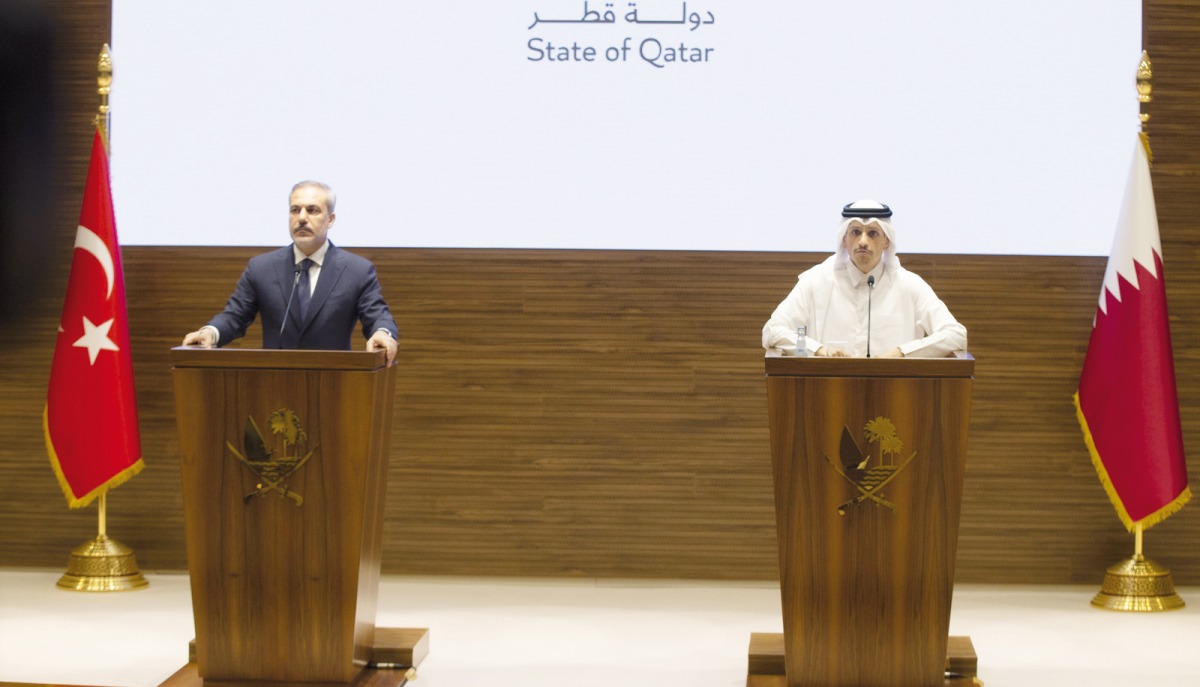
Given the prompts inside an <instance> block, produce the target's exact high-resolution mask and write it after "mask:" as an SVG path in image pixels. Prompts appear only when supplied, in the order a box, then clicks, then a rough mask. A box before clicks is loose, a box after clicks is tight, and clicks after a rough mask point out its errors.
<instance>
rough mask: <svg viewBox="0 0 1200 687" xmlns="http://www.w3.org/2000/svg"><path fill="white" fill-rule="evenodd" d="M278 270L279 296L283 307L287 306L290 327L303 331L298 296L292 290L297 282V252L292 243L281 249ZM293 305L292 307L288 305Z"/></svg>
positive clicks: (293, 329)
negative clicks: (297, 308) (297, 303)
mask: <svg viewBox="0 0 1200 687" xmlns="http://www.w3.org/2000/svg"><path fill="white" fill-rule="evenodd" d="M280 253H281V254H282V255H280V259H279V263H278V265H279V266H278V268H277V269H278V271H279V297H280V298H281V299H282V300H281V301H280V302H281V303H283V307H284V308H287V318H288V321H289V325H288V327H289V328H291V329H292V331H296V332H298V331H301V329H302V325H303V324H304V323H303V322H301V321H300V313H299V312H297V310H296V307H295V306H296V298H295V294H294V293H293V292H292V285H294V284H295V283H296V254H295V252H294V251H293V250H292V246H291V244H289V245H288V246H287V247H286V248H284V249H283V250H281V251H280ZM289 305H291V307H290V308H288V306H289Z"/></svg>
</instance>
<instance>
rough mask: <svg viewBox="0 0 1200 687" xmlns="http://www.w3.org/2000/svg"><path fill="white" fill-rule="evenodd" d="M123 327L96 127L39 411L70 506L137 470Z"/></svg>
mask: <svg viewBox="0 0 1200 687" xmlns="http://www.w3.org/2000/svg"><path fill="white" fill-rule="evenodd" d="M128 323H129V318H128V317H127V316H126V313H125V274H124V271H123V270H122V269H121V251H120V246H119V244H118V243H117V223H116V218H115V216H114V214H113V203H112V190H111V186H110V183H109V176H108V154H107V152H106V151H105V147H104V140H103V138H102V136H101V133H100V130H99V129H98V128H97V129H96V134H95V138H94V139H93V141H92V161H91V164H90V166H89V167H88V175H87V184H86V185H85V186H84V190H83V210H82V211H81V212H80V213H79V227H78V229H76V232H75V250H74V252H73V256H72V258H71V276H70V278H69V279H68V281H67V296H66V301H65V303H64V304H63V311H62V320H60V322H59V326H58V341H57V343H56V344H55V346H54V362H53V364H52V365H51V368H50V386H49V390H48V391H47V393H46V408H45V412H44V414H43V423H44V429H45V433H46V449H47V451H49V453H50V463H51V464H52V465H53V466H54V472H55V474H57V475H58V482H59V485H60V486H61V487H62V490H63V494H64V495H65V496H66V497H67V503H68V505H70V507H71V508H81V507H83V506H86V505H87V504H89V503H91V501H92V500H93V499H95V498H96V497H97V496H100V495H101V494H103V493H104V492H105V491H107V490H108V489H110V488H112V487H115V486H117V485H118V484H121V483H122V482H124V481H125V480H127V479H129V478H130V477H133V476H134V475H136V474H137V473H139V472H141V470H142V443H141V438H140V437H139V435H138V420H137V403H136V401H135V396H134V389H133V362H132V359H131V357H130V354H129V324H128Z"/></svg>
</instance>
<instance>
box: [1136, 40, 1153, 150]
mask: <svg viewBox="0 0 1200 687" xmlns="http://www.w3.org/2000/svg"><path fill="white" fill-rule="evenodd" d="M1153 81H1154V68H1153V66H1152V65H1151V64H1150V53H1148V52H1146V51H1145V50H1143V51H1142V59H1141V61H1140V62H1138V68H1137V93H1138V119H1139V120H1141V122H1142V129H1141V131H1140V132H1139V134H1138V135H1139V136H1140V137H1141V139H1142V145H1144V146H1146V159H1147V160H1149V161H1150V162H1154V154H1153V153H1151V152H1150V134H1149V133H1148V132H1147V131H1146V124H1147V123H1149V122H1150V112H1149V109H1150V108H1149V105H1150V100H1151V95H1150V93H1151V91H1152V90H1153V87H1154V85H1153V83H1152V82H1153Z"/></svg>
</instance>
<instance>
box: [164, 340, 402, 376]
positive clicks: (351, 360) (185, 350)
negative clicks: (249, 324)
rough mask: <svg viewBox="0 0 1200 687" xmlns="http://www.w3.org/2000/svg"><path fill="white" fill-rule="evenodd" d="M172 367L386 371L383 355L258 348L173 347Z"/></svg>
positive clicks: (382, 353) (381, 352)
mask: <svg viewBox="0 0 1200 687" xmlns="http://www.w3.org/2000/svg"><path fill="white" fill-rule="evenodd" d="M170 361H171V366H172V367H176V368H184V367H206V368H241V369H246V370H339V371H346V372H355V371H357V372H372V371H374V370H379V369H382V368H384V367H387V357H386V355H385V353H384V352H383V351H293V350H275V349H261V348H198V347H195V346H176V347H175V348H172V349H171V351H170Z"/></svg>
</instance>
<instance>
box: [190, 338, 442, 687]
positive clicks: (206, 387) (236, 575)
mask: <svg viewBox="0 0 1200 687" xmlns="http://www.w3.org/2000/svg"><path fill="white" fill-rule="evenodd" d="M170 359H171V363H172V365H173V366H174V380H175V399H176V417H177V425H178V431H179V449H180V466H181V471H182V473H183V474H182V476H183V502H184V517H185V526H186V530H187V548H188V570H189V573H190V575H191V589H192V608H193V613H194V615H195V624H196V639H195V643H194V644H195V652H194V658H195V663H194V670H195V678H196V679H199V680H202V681H211V682H214V683H216V682H219V683H221V684H222V685H228V684H238V685H253V684H273V683H287V684H297V685H306V684H307V685H351V684H361V683H362V681H363V680H364V679H368V676H366V675H364V674H363V673H364V669H365V668H366V666H368V664H370V663H372V662H373V661H376V662H378V661H377V659H376V658H375V653H376V647H377V645H378V644H380V640H384V641H383V650H384V651H385V653H386V652H389V651H390V653H388V654H387V655H388V656H390V657H396V656H398V655H401V654H402V653H403V652H401V653H397V651H396V650H397V649H403V648H404V647H400V646H399V645H398V644H399V643H400V642H401V640H403V641H406V642H408V643H409V646H408V647H407V648H408V649H409V653H408V655H409V656H414V652H413V651H412V649H413V648H414V647H419V648H418V650H417V651H416V656H414V658H413V660H414V665H415V661H419V659H420V657H422V656H423V653H421V652H422V651H427V650H428V644H427V631H425V630H416V631H411V632H409V633H407V634H406V633H405V632H403V631H395V630H393V631H387V632H385V631H383V630H382V629H381V630H380V631H377V630H376V627H375V613H376V600H377V596H378V589H379V574H380V561H381V546H382V531H383V512H384V508H383V506H384V503H383V501H384V495H385V493H386V490H385V486H386V485H385V480H386V475H387V463H388V450H389V446H388V445H389V440H390V437H391V423H392V403H393V399H394V394H395V381H396V368H395V367H388V366H386V365H385V363H384V357H383V354H382V353H381V352H374V353H368V352H351V351H265V350H250V349H237V350H233V349H230V350H222V349H191V348H176V349H172V351H171V357H170ZM280 410H289V411H292V413H294V415H295V417H296V419H297V421H298V423H299V429H300V430H302V431H303V433H304V437H303V439H302V440H301V441H299V442H297V443H296V445H295V446H292V447H290V450H291V451H292V454H290V455H308V458H307V460H305V461H304V462H303V463H302V464H300V465H299V466H298V467H296V468H295V470H294V472H292V473H291V474H288V475H286V476H285V477H284V478H282V479H280V480H278V483H277V484H275V486H277V487H278V488H274V487H273V486H272V484H273V482H272V480H271V479H270V478H269V477H264V476H263V475H262V474H257V473H256V472H255V470H254V469H252V467H253V466H251V465H249V464H247V463H246V462H245V461H243V460H241V459H239V458H238V457H237V455H235V450H236V451H237V452H243V453H244V452H246V450H247V449H245V448H244V437H245V434H246V431H247V423H248V420H250V419H253V420H254V422H255V423H256V424H257V426H258V427H259V429H260V432H261V434H262V436H263V437H264V438H265V439H266V440H267V447H268V449H269V450H274V451H275V455H274V456H273V457H278V456H280V455H283V452H285V451H286V450H288V447H285V446H282V445H281V444H280V443H279V441H280V438H279V437H276V436H274V435H273V432H272V431H271V426H270V423H269V418H270V417H271V415H272V414H273V413H275V412H276V411H280ZM397 633H399V634H397ZM385 662H386V663H389V664H394V663H396V661H385ZM189 665H192V664H189ZM188 671H189V669H188V667H185V668H184V670H183V671H181V673H180V674H179V675H178V677H179V678H180V679H184V680H191V679H192V678H191V673H189V672H188ZM399 674H400V675H402V674H403V671H401V672H400V673H399ZM375 677H378V676H375ZM372 679H374V678H372Z"/></svg>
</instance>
